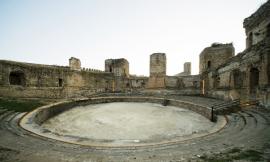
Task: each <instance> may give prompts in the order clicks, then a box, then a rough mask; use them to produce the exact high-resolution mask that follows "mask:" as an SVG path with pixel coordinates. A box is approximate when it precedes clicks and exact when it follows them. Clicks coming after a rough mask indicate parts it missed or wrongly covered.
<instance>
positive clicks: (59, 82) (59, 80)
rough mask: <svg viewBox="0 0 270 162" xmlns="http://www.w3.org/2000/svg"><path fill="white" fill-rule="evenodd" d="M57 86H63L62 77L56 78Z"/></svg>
mask: <svg viewBox="0 0 270 162" xmlns="http://www.w3.org/2000/svg"><path fill="white" fill-rule="evenodd" d="M58 86H59V87H63V79H58Z"/></svg>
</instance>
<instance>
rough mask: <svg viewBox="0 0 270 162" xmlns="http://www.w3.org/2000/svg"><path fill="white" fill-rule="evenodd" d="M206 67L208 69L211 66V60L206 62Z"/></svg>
mask: <svg viewBox="0 0 270 162" xmlns="http://www.w3.org/2000/svg"><path fill="white" fill-rule="evenodd" d="M207 68H208V69H209V68H211V61H208V62H207Z"/></svg>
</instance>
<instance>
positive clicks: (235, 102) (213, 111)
mask: <svg viewBox="0 0 270 162" xmlns="http://www.w3.org/2000/svg"><path fill="white" fill-rule="evenodd" d="M239 105H240V100H239V99H236V100H232V101H228V102H223V103H218V104H214V105H212V106H211V121H212V122H215V121H216V115H217V114H216V112H217V111H218V110H221V109H223V110H224V109H228V108H231V107H236V106H239Z"/></svg>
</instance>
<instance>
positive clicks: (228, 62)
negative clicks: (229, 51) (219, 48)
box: [216, 39, 270, 70]
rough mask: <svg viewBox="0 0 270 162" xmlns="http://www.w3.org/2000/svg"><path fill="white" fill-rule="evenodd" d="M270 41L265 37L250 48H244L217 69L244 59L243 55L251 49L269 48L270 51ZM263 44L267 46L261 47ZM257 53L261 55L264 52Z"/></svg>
mask: <svg viewBox="0 0 270 162" xmlns="http://www.w3.org/2000/svg"><path fill="white" fill-rule="evenodd" d="M269 42H270V39H264V40H262V41H261V42H259V43H257V44H255V45H253V46H251V47H250V48H248V49H246V50H244V51H242V52H239V53H237V54H236V55H235V56H233V57H231V58H229V59H228V60H227V61H226V62H225V63H224V64H221V65H220V66H218V67H217V69H216V70H219V69H221V68H223V67H226V66H227V65H229V64H230V63H233V62H240V61H241V60H242V59H243V58H242V57H243V56H245V55H246V54H247V53H248V52H250V51H258V50H259V49H261V50H267V49H268V50H269V51H270V44H269ZM261 46H263V47H265V48H264V49H263V48H260V47H261ZM256 54H260V55H261V54H262V53H260V52H259V53H258V52H256Z"/></svg>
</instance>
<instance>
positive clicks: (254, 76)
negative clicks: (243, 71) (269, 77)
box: [249, 68, 260, 94]
mask: <svg viewBox="0 0 270 162" xmlns="http://www.w3.org/2000/svg"><path fill="white" fill-rule="evenodd" d="M259 73H260V72H259V70H258V69H257V68H251V69H250V78H249V88H250V93H252V94H255V93H256V89H257V87H258V85H259Z"/></svg>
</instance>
